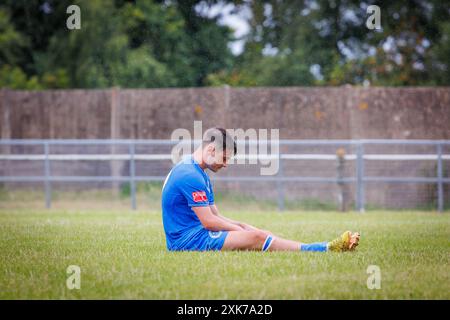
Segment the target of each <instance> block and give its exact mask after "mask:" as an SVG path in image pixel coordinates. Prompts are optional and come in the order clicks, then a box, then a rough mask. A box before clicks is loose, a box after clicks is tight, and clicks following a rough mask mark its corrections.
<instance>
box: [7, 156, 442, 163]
mask: <svg viewBox="0 0 450 320" xmlns="http://www.w3.org/2000/svg"><path fill="white" fill-rule="evenodd" d="M48 158H49V160H55V161H66V160H69V161H76V160H94V161H110V160H130V159H131V158H130V155H129V154H50V155H49V156H48ZM278 158H279V156H278V155H276V154H272V155H245V156H239V155H237V156H235V157H234V159H236V160H258V159H261V160H270V159H273V160H275V159H278ZM363 158H364V159H365V160H398V161H403V160H408V161H409V160H437V159H438V155H434V154H367V155H364V156H363ZM45 159H46V156H45V155H40V154H36V155H35V154H12V155H11V154H9V155H6V154H0V160H30V161H32V160H45ZM134 159H135V160H172V155H170V154H135V155H134ZM281 159H285V160H336V159H337V156H336V155H332V154H281ZM345 159H346V160H355V159H356V155H354V154H349V155H346V156H345ZM442 159H443V160H450V154H448V155H442ZM231 163H232V162H231Z"/></svg>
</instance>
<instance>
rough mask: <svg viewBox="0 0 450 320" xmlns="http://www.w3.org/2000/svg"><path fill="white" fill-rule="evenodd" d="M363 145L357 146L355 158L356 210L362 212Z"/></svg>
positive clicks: (363, 195) (363, 204)
mask: <svg viewBox="0 0 450 320" xmlns="http://www.w3.org/2000/svg"><path fill="white" fill-rule="evenodd" d="M364 191H365V190H364V145H363V144H362V143H361V142H360V143H358V146H357V158H356V209H357V210H358V211H359V212H364V210H365V209H364V206H365V203H364V197H365V194H364Z"/></svg>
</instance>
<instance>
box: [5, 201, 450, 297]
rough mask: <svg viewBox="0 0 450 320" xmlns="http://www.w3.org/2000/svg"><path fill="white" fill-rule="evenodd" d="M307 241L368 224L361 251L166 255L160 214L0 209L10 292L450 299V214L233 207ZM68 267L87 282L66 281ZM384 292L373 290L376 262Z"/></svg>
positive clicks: (249, 219)
mask: <svg viewBox="0 0 450 320" xmlns="http://www.w3.org/2000/svg"><path fill="white" fill-rule="evenodd" d="M224 213H225V214H226V215H228V216H230V217H232V218H235V219H241V220H244V221H247V222H249V223H252V224H254V225H256V226H259V227H262V228H265V229H269V230H271V231H273V232H275V233H276V234H279V235H281V236H283V237H287V238H293V239H297V240H301V241H305V242H312V241H323V240H329V239H332V238H334V237H336V236H337V235H339V234H340V233H341V232H342V231H344V230H346V229H351V230H359V231H361V234H362V240H361V243H360V246H359V248H358V251H357V252H352V253H344V254H336V253H286V252H283V253H274V252H270V253H261V252H206V253H199V252H194V253H188V252H177V253H174V252H167V251H166V249H165V239H164V234H163V229H162V223H161V217H160V213H159V212H158V211H155V210H154V211H148V210H145V211H136V212H133V211H129V210H116V211H114V210H113V211H111V210H100V209H92V210H81V209H70V210H69V209H51V210H45V209H33V210H30V209H26V208H22V209H18V208H16V209H13V208H2V209H0V298H1V299H135V298H137V299H449V298H450V269H449V265H450V264H449V262H450V216H449V214H448V213H446V214H437V213H433V212H406V211H405V212H387V211H386V212H380V211H377V212H375V211H374V212H368V213H364V214H358V213H345V214H342V213H333V212H319V211H316V212H294V211H290V212H286V213H278V212H275V211H258V212H255V211H252V212H249V211H247V212H240V213H237V212H236V211H233V212H224ZM69 265H78V266H79V267H80V268H81V289H79V290H77V289H74V290H69V289H68V288H67V287H66V279H67V277H68V274H67V273H66V269H67V267H68V266H69ZM369 265H378V266H379V267H380V269H381V289H379V290H377V289H374V290H369V289H368V288H367V284H366V283H367V278H368V277H369V275H368V274H367V267H368V266H369Z"/></svg>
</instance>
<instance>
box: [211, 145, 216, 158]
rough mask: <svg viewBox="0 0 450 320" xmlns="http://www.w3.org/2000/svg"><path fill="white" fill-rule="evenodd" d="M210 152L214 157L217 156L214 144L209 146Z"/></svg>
mask: <svg viewBox="0 0 450 320" xmlns="http://www.w3.org/2000/svg"><path fill="white" fill-rule="evenodd" d="M209 148H210V149H209V152H210V153H211V155H212V156H214V155H215V154H216V146H215V145H214V143H211V144H210V145H209Z"/></svg>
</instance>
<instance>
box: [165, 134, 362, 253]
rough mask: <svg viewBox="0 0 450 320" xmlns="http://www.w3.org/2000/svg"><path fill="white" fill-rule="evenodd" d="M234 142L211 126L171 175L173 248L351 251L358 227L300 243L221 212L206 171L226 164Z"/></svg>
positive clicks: (168, 220)
mask: <svg viewBox="0 0 450 320" xmlns="http://www.w3.org/2000/svg"><path fill="white" fill-rule="evenodd" d="M235 154H236V142H235V141H234V139H233V138H232V137H231V136H230V135H229V134H228V133H227V132H226V130H225V129H222V128H212V129H208V130H207V131H206V132H205V134H204V137H203V141H202V145H201V146H199V147H198V148H197V149H196V150H195V151H194V153H193V154H192V155H189V156H186V157H185V158H184V159H183V160H182V161H181V162H180V163H178V164H177V165H176V166H175V167H174V168H172V170H171V171H170V172H169V174H168V175H167V178H166V180H165V182H164V185H163V190H162V217H163V224H164V231H165V234H166V243H167V249H168V250H170V251H206V250H262V251H336V252H342V251H351V250H354V249H355V248H356V246H357V245H358V242H359V237H360V236H359V233H352V232H350V231H346V232H344V233H343V234H342V235H341V236H340V237H339V238H337V239H335V240H333V241H330V242H317V243H301V242H297V241H292V240H287V239H283V238H280V237H277V236H275V235H273V234H272V233H271V232H269V231H265V230H260V229H258V228H256V227H253V226H251V225H249V224H246V223H243V222H239V221H234V220H231V219H228V218H226V217H224V216H222V215H221V214H220V213H219V210H218V208H217V206H216V205H215V204H214V193H213V188H212V185H211V181H210V179H209V176H208V174H207V173H206V172H205V171H206V169H209V170H211V171H213V172H217V171H219V170H220V169H222V168H226V167H227V162H228V161H229V160H230V158H231V157H232V156H234V155H235Z"/></svg>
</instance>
